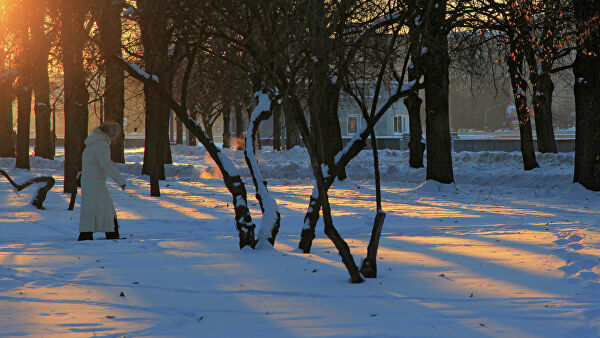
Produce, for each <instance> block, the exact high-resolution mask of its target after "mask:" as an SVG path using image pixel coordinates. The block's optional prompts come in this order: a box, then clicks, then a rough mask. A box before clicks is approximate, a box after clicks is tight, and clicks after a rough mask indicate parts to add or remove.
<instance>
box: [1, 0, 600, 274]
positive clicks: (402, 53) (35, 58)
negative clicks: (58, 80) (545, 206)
mask: <svg viewBox="0 0 600 338" xmlns="http://www.w3.org/2000/svg"><path fill="white" fill-rule="evenodd" d="M3 6H4V7H3V8H2V10H3V12H2V13H1V14H2V18H1V20H2V25H1V28H2V30H3V32H4V33H5V34H4V35H3V36H4V40H3V41H2V43H3V45H4V46H5V48H4V49H3V52H2V53H1V54H0V57H1V58H2V59H1V60H0V66H1V68H2V70H1V71H0V86H2V88H0V128H4V129H2V130H1V131H0V138H3V139H2V140H0V156H15V155H16V157H17V166H18V167H21V168H27V167H28V156H29V152H28V145H29V116H30V112H29V111H28V109H29V108H28V107H31V98H32V95H33V94H34V95H35V100H36V104H35V110H36V111H35V117H36V148H35V149H36V155H38V156H41V157H46V158H52V156H53V149H54V147H53V143H52V141H53V139H52V137H51V136H50V135H51V132H50V131H51V130H50V122H49V121H50V106H51V105H50V102H49V99H48V91H49V90H48V88H49V76H48V69H49V67H48V64H49V62H52V61H53V60H54V61H55V62H54V63H53V66H54V68H51V69H53V70H54V71H56V72H58V73H61V74H62V75H63V77H64V86H63V90H64V117H65V130H66V131H65V184H64V190H65V192H72V191H73V189H75V187H76V186H75V175H76V173H77V171H78V170H79V169H80V166H81V152H82V150H83V140H84V139H85V137H86V136H87V127H88V123H89V121H88V103H89V102H90V94H89V91H88V88H89V86H90V83H91V82H92V81H91V80H90V79H91V77H92V76H91V74H92V73H93V72H95V73H97V74H99V75H100V76H99V80H98V81H100V83H101V84H102V88H104V90H103V93H102V94H101V97H102V102H103V105H104V111H105V115H104V116H105V119H106V120H113V121H117V122H120V123H121V124H122V121H123V109H124V88H125V86H124V77H125V73H127V74H129V75H130V76H131V77H133V78H135V79H137V80H139V81H140V83H141V84H142V85H143V88H144V97H145V100H144V101H145V131H146V135H145V152H144V165H143V173H144V174H147V175H148V176H149V177H150V183H151V184H150V186H151V189H150V190H151V191H150V193H151V195H152V196H160V187H159V181H160V180H164V178H165V177H164V175H165V173H164V164H167V163H170V162H171V154H170V147H169V136H168V124H169V123H168V122H169V116H170V114H171V112H173V113H174V114H175V115H176V116H177V117H178V124H179V125H180V126H181V125H183V126H185V127H186V128H187V129H188V130H189V132H190V133H191V134H192V135H193V136H194V138H195V139H197V140H198V141H199V142H200V143H202V144H203V146H204V147H206V149H207V150H208V153H209V154H210V156H211V158H212V159H213V161H214V162H215V163H216V165H217V166H218V167H219V169H220V170H221V172H222V174H223V179H224V183H225V185H226V186H227V188H228V190H229V191H230V192H231V195H232V200H233V206H234V209H235V219H236V226H237V229H238V232H239V237H240V247H243V246H246V245H249V246H251V247H256V246H257V245H258V246H260V245H267V244H268V243H271V244H273V243H274V241H275V239H276V235H277V232H278V228H279V225H280V222H281V219H280V216H279V213H278V212H277V204H276V202H275V201H274V199H273V198H272V197H271V196H270V193H269V190H268V188H267V183H266V181H265V179H264V177H263V176H262V174H261V169H260V166H259V165H258V162H257V161H256V159H255V157H254V146H255V144H256V140H255V135H256V132H257V130H258V126H259V125H260V123H261V122H262V121H264V120H266V119H268V118H269V117H270V116H274V119H273V120H274V121H275V124H276V125H275V126H274V130H280V129H281V126H279V125H277V123H280V121H281V120H285V128H286V131H287V132H286V133H287V138H286V140H287V139H289V140H291V141H292V142H294V143H297V142H298V141H299V140H300V137H299V136H301V138H302V140H303V144H304V146H305V147H306V148H307V150H308V153H309V156H310V160H311V167H312V170H313V174H314V178H315V182H316V183H315V189H314V191H313V194H312V196H311V197H310V202H309V207H308V209H307V213H306V217H305V224H304V227H303V230H302V234H301V241H300V244H299V246H300V248H302V249H303V250H304V251H305V252H309V251H310V248H311V243H312V239H313V238H314V236H315V226H316V223H317V221H318V219H319V216H320V215H322V216H323V221H324V224H325V233H326V234H327V236H328V237H329V238H330V239H331V240H332V241H333V243H334V244H335V246H336V248H337V249H338V251H339V252H340V255H341V256H342V261H343V262H344V264H345V265H346V267H347V269H348V272H349V274H350V277H351V280H352V281H353V282H360V281H362V277H361V271H362V274H363V275H364V276H367V275H369V276H372V275H373V271H375V273H376V265H375V260H374V259H373V257H374V255H375V254H376V247H377V242H378V238H379V234H380V233H381V226H382V224H383V216H384V213H383V211H382V210H381V203H380V194H379V191H378V193H377V201H378V208H377V209H378V217H377V219H376V222H375V224H374V229H373V231H372V239H371V240H372V242H371V245H370V251H369V255H370V257H368V258H369V259H367V260H366V261H365V262H366V263H363V269H362V270H360V271H359V269H358V267H357V266H356V264H355V261H354V258H353V257H352V255H351V253H350V249H349V247H348V245H347V244H346V242H345V241H344V239H343V238H342V236H341V235H340V234H339V233H338V232H337V230H336V228H335V226H334V224H333V219H332V217H331V207H330V205H329V199H328V191H329V189H330V187H331V186H332V185H333V183H334V181H335V180H336V179H339V180H343V179H344V178H345V177H346V174H345V167H346V164H347V163H348V162H349V161H350V160H352V158H354V157H355V156H356V155H357V154H358V153H359V152H360V151H361V150H362V149H363V148H364V147H365V146H366V144H367V141H368V140H369V138H370V140H371V145H372V147H373V149H374V151H373V155H374V166H375V172H376V183H377V187H379V185H380V184H379V179H378V169H377V166H378V160H377V151H376V142H375V133H374V128H375V126H376V124H377V122H378V121H379V120H380V119H381V118H382V116H383V115H384V114H385V112H386V111H387V110H388V109H389V108H390V107H391V106H392V105H393V104H394V103H395V102H397V101H399V100H402V101H403V102H404V103H405V105H406V107H407V109H408V112H409V118H410V142H409V147H410V165H411V166H413V167H423V166H424V158H423V157H424V150H425V146H424V143H423V140H422V135H421V134H422V124H423V123H422V122H423V121H421V113H420V112H421V110H422V105H423V104H424V111H425V121H424V122H425V135H426V140H425V142H426V149H427V179H432V180H436V181H438V182H441V183H452V182H453V181H454V175H453V168H452V157H451V139H450V127H449V104H448V93H449V78H450V74H451V69H452V72H454V71H456V72H458V73H459V74H461V76H471V77H479V78H482V77H491V78H496V77H499V74H502V75H503V76H504V77H508V78H509V79H510V83H511V88H512V90H513V94H514V100H515V105H516V107H517V112H518V116H519V126H520V133H521V145H522V146H521V151H522V153H523V163H524V168H525V170H529V169H533V168H535V167H538V164H537V162H536V159H535V152H534V151H533V137H532V125H531V119H532V118H533V117H534V116H535V120H536V128H537V130H536V132H537V137H538V147H539V150H540V151H541V152H556V145H555V140H554V135H553V128H552V114H551V107H552V93H553V82H552V75H553V74H556V73H558V72H565V71H568V70H570V69H572V72H573V75H574V77H575V79H576V80H575V84H574V85H575V92H574V94H575V98H576V105H577V136H576V157H575V162H576V163H575V173H574V181H575V182H579V183H581V184H582V185H583V186H585V187H586V188H588V189H592V190H600V126H599V125H598V124H599V123H600V121H599V120H600V107H599V105H598V100H600V99H599V98H598V97H599V94H600V76H599V75H600V74H598V72H599V71H600V70H599V67H600V66H598V65H599V63H598V61H599V60H600V54H598V52H600V51H598V49H599V48H600V47H599V46H600V26H599V20H600V19H599V18H600V16H599V14H600V4H599V3H597V2H595V1H592V0H550V1H541V0H509V1H495V0H469V1H456V2H453V1H446V0H386V1H357V0H337V1H324V0H298V1H290V0H253V1H248V0H162V1H159V0H136V1H135V2H134V1H115V0H102V1H75V2H73V1H67V0H44V1H42V2H40V1H35V3H34V1H33V0H21V1H15V2H13V3H11V4H9V5H3ZM13 21H16V22H13ZM504 74H507V75H504ZM384 86H390V87H391V88H393V90H392V94H391V95H390V96H387V97H383V96H382V95H380V93H381V92H382V90H383V87H384ZM32 92H33V94H32ZM341 93H345V94H347V95H349V96H350V97H352V98H353V99H354V100H355V101H356V104H357V105H358V106H359V107H360V109H361V111H362V113H363V118H364V120H365V121H366V125H365V126H364V127H363V129H362V130H360V131H359V133H358V134H357V135H356V137H354V138H353V139H352V140H351V141H350V142H349V143H348V144H346V145H345V146H343V143H342V139H341V131H340V128H339V121H338V120H339V119H338V105H339V97H340V94H341ZM420 93H421V94H423V93H424V95H425V98H424V102H423V100H422V99H421V97H420V95H419V94H420ZM530 97H531V99H530ZM15 98H16V101H17V106H18V123H17V126H18V131H17V137H16V139H17V142H16V153H15V151H14V150H13V149H14V147H13V146H12V143H11V142H12V141H11V140H12V138H11V137H10V135H11V134H12V130H13V128H12V108H11V107H12V102H13V100H14V99H15ZM529 103H532V105H533V108H534V111H533V112H530V111H529ZM38 109H39V112H38ZM244 110H246V111H247V112H249V114H248V116H249V121H248V124H247V128H246V129H245V130H244V126H242V125H241V121H242V120H243V119H242V118H241V116H242V112H243V111H244ZM215 113H218V114H220V115H222V118H223V120H224V121H225V126H226V128H224V135H223V136H224V146H230V144H229V140H230V136H231V135H230V130H229V128H228V126H229V121H230V118H231V114H232V113H233V114H235V120H236V128H235V133H236V136H237V137H238V138H239V139H241V138H242V135H243V134H244V132H245V135H246V137H245V139H244V143H245V145H246V147H245V154H246V162H247V164H248V167H249V168H250V171H251V173H252V178H253V183H254V185H255V187H256V191H257V196H256V197H257V199H258V201H259V202H260V206H261V210H262V212H263V217H262V224H261V226H260V227H259V229H258V230H257V231H256V232H255V228H256V226H255V224H254V223H253V221H252V217H251V215H250V212H249V209H248V207H247V193H246V188H245V185H244V182H243V181H242V179H241V178H240V175H239V173H238V171H237V169H236V168H235V166H234V165H233V164H232V163H231V161H230V160H229V159H228V158H227V157H226V156H223V154H222V153H221V152H220V149H219V148H218V147H217V146H216V145H215V143H214V141H213V137H212V136H213V135H212V128H211V126H212V123H214V119H215V116H216V114H215ZM198 115H199V116H198ZM198 120H201V121H202V123H201V124H199V123H198V122H197V121H198ZM182 131H183V128H182V127H178V133H177V134H178V135H179V136H178V139H179V140H181V134H182ZM38 139H39V140H38ZM275 139H277V140H279V139H280V137H279V136H277V137H276V138H275ZM45 145H50V146H49V147H46V146H45ZM112 156H113V160H114V161H117V162H123V160H124V156H123V140H122V139H121V140H119V141H118V142H116V143H115V144H113V149H112ZM377 190H379V189H377ZM371 249H373V250H371ZM369 271H370V272H369Z"/></svg>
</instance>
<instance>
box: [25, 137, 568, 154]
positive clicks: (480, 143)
mask: <svg viewBox="0 0 600 338" xmlns="http://www.w3.org/2000/svg"><path fill="white" fill-rule="evenodd" d="M350 140H351V138H350V137H343V138H342V141H343V144H344V145H346V144H347V143H348V142H350ZM30 144H31V145H32V146H33V145H35V139H30ZM261 144H262V145H264V146H270V145H272V139H262V140H261ZM56 145H57V146H64V139H63V138H58V139H57V140H56ZM143 146H144V139H141V138H126V139H125V148H139V147H143ZM533 146H534V148H535V150H536V151H537V142H536V141H535V140H534V142H533ZM377 148H378V149H393V150H407V149H408V137H391V136H380V137H377ZM556 148H557V150H558V152H561V153H562V152H572V151H575V140H574V139H557V140H556ZM366 149H371V141H370V140H368V141H367V148H366ZM452 151H454V152H461V151H504V152H512V151H521V141H520V140H518V139H492V138H490V139H461V138H460V137H455V138H453V139H452Z"/></svg>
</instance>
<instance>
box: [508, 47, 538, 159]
mask: <svg viewBox="0 0 600 338" xmlns="http://www.w3.org/2000/svg"><path fill="white" fill-rule="evenodd" d="M511 51H512V55H510V56H507V57H506V62H507V64H508V73H509V75H510V82H511V87H512V91H513V96H514V98H515V108H516V110H517V117H518V119H519V132H520V135H521V154H522V155H523V167H524V169H525V170H531V169H534V168H537V167H539V165H538V163H537V161H536V159H535V150H534V147H533V135H532V129H531V116H530V114H529V107H528V106H527V94H526V93H527V80H525V78H524V76H523V58H524V56H523V54H522V53H521V52H519V48H518V47H517V46H516V45H513V46H511Z"/></svg>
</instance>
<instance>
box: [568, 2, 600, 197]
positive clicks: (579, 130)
mask: <svg viewBox="0 0 600 338" xmlns="http://www.w3.org/2000/svg"><path fill="white" fill-rule="evenodd" d="M574 7H575V21H576V25H577V39H576V41H577V55H576V57H575V63H574V66H573V74H574V75H575V91H574V92H575V109H576V111H577V115H576V122H575V123H576V134H575V171H574V175H573V181H574V182H576V183H580V184H581V185H582V186H584V187H585V188H586V189H589V190H593V191H600V27H599V23H598V17H599V16H600V2H598V1H594V0H575V1H574Z"/></svg>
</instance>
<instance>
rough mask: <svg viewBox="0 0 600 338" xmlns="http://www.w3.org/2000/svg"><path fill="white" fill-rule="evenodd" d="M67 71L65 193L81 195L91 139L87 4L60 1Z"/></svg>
mask: <svg viewBox="0 0 600 338" xmlns="http://www.w3.org/2000/svg"><path fill="white" fill-rule="evenodd" d="M60 4H61V6H60V17H61V24H62V30H61V31H62V42H63V68H64V78H65V92H64V95H65V105H64V109H65V163H64V166H65V183H64V192H66V193H72V192H77V173H78V172H79V171H81V154H82V153H83V149H84V147H85V145H84V143H83V141H84V140H85V138H86V137H87V128H88V100H89V93H88V91H87V87H86V81H85V80H86V75H85V71H84V68H83V47H84V45H85V41H86V38H87V34H85V33H83V24H84V20H85V16H86V13H87V10H88V9H87V8H86V7H85V3H82V2H73V1H68V0H61V1H60Z"/></svg>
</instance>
